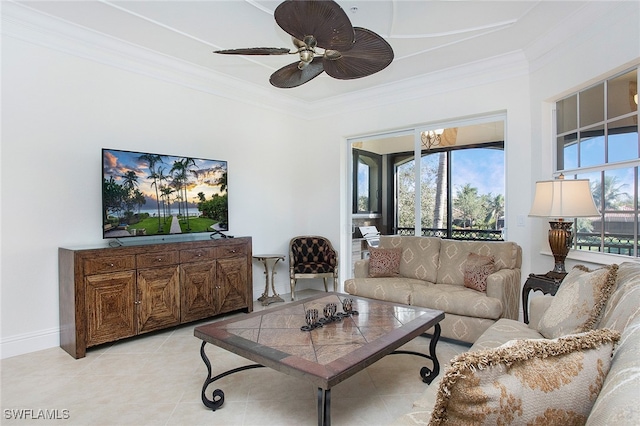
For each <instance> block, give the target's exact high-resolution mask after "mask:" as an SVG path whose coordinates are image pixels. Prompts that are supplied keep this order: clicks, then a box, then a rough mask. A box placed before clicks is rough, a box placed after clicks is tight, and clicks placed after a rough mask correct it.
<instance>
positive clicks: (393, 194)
mask: <svg viewBox="0 0 640 426" xmlns="http://www.w3.org/2000/svg"><path fill="white" fill-rule="evenodd" d="M470 149H499V150H500V151H502V152H503V155H504V153H505V142H504V140H502V141H494V142H485V143H478V144H468V145H463V146H449V147H443V148H432V149H429V150H428V149H422V150H421V152H420V160H422V158H423V157H424V156H427V155H432V154H439V153H442V152H444V153H445V154H446V156H447V159H446V161H447V165H448V166H447V173H446V179H447V183H446V188H447V200H446V204H447V206H446V210H447V214H446V228H444V229H435V228H422V227H421V236H435V237H441V238H448V239H462V240H500V241H501V240H503V239H504V234H503V230H500V231H499V232H498V231H492V232H489V231H491V230H473V229H471V230H469V231H464V230H460V231H458V230H456V229H454V228H453V214H452V212H453V209H454V205H453V198H454V197H453V193H454V192H455V188H454V187H453V183H452V182H453V174H454V173H455V172H454V171H453V165H452V164H451V158H452V153H453V152H455V151H462V150H470ZM410 161H414V162H415V161H416V158H415V155H414V152H411V151H407V152H397V153H393V154H392V155H389V161H388V165H387V167H389V175H391V176H393V177H394V178H393V191H389V194H388V197H389V200H388V203H387V205H389V206H393V207H392V208H393V212H392V215H391V217H393V232H394V233H395V234H402V235H414V233H415V232H414V230H413V229H409V228H406V227H399V226H398V216H399V212H398V205H397V204H398V203H397V198H398V197H397V191H398V183H397V167H398V166H399V165H401V164H406V163H408V162H410ZM505 164H506V157H505ZM504 197H505V200H506V182H505V183H504ZM505 210H506V205H505ZM390 213H391V212H390ZM505 214H506V212H505ZM443 231H444V232H443ZM483 231H487V232H483ZM470 236H471V237H470Z"/></svg>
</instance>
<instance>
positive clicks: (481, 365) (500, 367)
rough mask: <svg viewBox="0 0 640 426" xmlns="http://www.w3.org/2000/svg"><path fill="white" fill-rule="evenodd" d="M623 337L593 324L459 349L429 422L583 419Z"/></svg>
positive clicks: (567, 421)
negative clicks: (567, 332) (572, 331)
mask: <svg viewBox="0 0 640 426" xmlns="http://www.w3.org/2000/svg"><path fill="white" fill-rule="evenodd" d="M619 337H620V333H618V332H617V331H613V330H592V331H589V332H586V333H581V334H576V335H571V336H565V337H562V338H559V339H555V340H546V339H533V340H515V341H511V342H508V343H506V344H504V345H502V346H500V347H498V348H496V349H489V350H483V351H478V352H466V353H464V354H461V355H458V356H456V357H455V358H454V359H453V360H452V361H451V366H450V367H449V368H447V370H446V372H445V374H444V376H443V378H442V380H441V381H440V385H439V388H438V396H437V399H436V404H435V406H434V409H433V412H432V417H431V423H430V424H434V425H438V424H442V423H445V422H447V421H449V422H450V423H451V424H476V425H478V424H486V425H496V424H503V425H506V424H582V423H584V422H585V421H586V420H587V417H588V415H589V412H590V411H591V407H592V405H593V403H594V401H595V400H596V398H597V396H598V393H599V392H600V388H601V386H602V383H603V381H604V379H605V377H606V375H607V372H608V370H609V365H610V362H611V353H612V350H613V345H614V344H615V342H617V341H618V339H619Z"/></svg>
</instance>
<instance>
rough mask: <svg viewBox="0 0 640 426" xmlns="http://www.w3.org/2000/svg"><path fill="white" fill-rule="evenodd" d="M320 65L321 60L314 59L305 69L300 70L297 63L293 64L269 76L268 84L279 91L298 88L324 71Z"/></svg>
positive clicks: (319, 58)
mask: <svg viewBox="0 0 640 426" xmlns="http://www.w3.org/2000/svg"><path fill="white" fill-rule="evenodd" d="M322 63H323V59H322V58H321V57H316V58H313V61H311V62H310V63H309V64H308V65H307V66H306V67H305V68H303V69H300V68H298V62H294V63H292V64H289V65H287V66H285V67H282V68H280V69H279V70H278V71H276V72H274V73H273V74H271V78H269V82H270V83H271V84H272V85H274V86H275V87H279V88H281V89H290V88H292V87H297V86H300V85H302V84H304V83H306V82H308V81H310V80H312V79H314V78H316V77H317V76H319V75H320V74H322V72H323V71H324V67H323V65H322Z"/></svg>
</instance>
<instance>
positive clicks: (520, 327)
mask: <svg viewBox="0 0 640 426" xmlns="http://www.w3.org/2000/svg"><path fill="white" fill-rule="evenodd" d="M542 338H543V337H542V334H540V333H538V332H537V331H535V330H533V329H531V328H529V326H528V325H527V324H525V323H523V322H520V321H516V320H512V319H506V318H500V319H499V320H498V321H496V322H495V323H494V324H493V325H492V326H491V327H489V329H488V330H487V331H485V332H484V333H482V335H481V336H480V337H478V339H477V340H476V341H475V342H474V343H473V346H471V349H469V350H470V351H481V350H484V349H493V348H497V347H498V346H500V345H504V344H505V343H507V342H509V341H511V340H516V339H542Z"/></svg>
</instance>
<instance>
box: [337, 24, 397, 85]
mask: <svg viewBox="0 0 640 426" xmlns="http://www.w3.org/2000/svg"><path fill="white" fill-rule="evenodd" d="M354 30H355V34H356V42H355V43H354V45H353V48H351V49H350V50H347V51H344V52H340V53H341V56H340V57H339V58H338V59H333V60H325V62H324V70H325V71H326V72H327V74H329V75H330V76H331V77H333V78H337V79H340V80H350V79H354V78H361V77H366V76H368V75H371V74H375V73H377V72H378V71H382V70H383V69H385V68H386V67H387V66H389V64H390V63H391V62H392V61H393V49H392V48H391V46H390V45H389V43H387V42H386V40H384V39H383V38H382V37H380V36H379V35H378V34H376V33H374V32H373V31H370V30H367V29H366V28H359V27H356V28H354Z"/></svg>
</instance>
